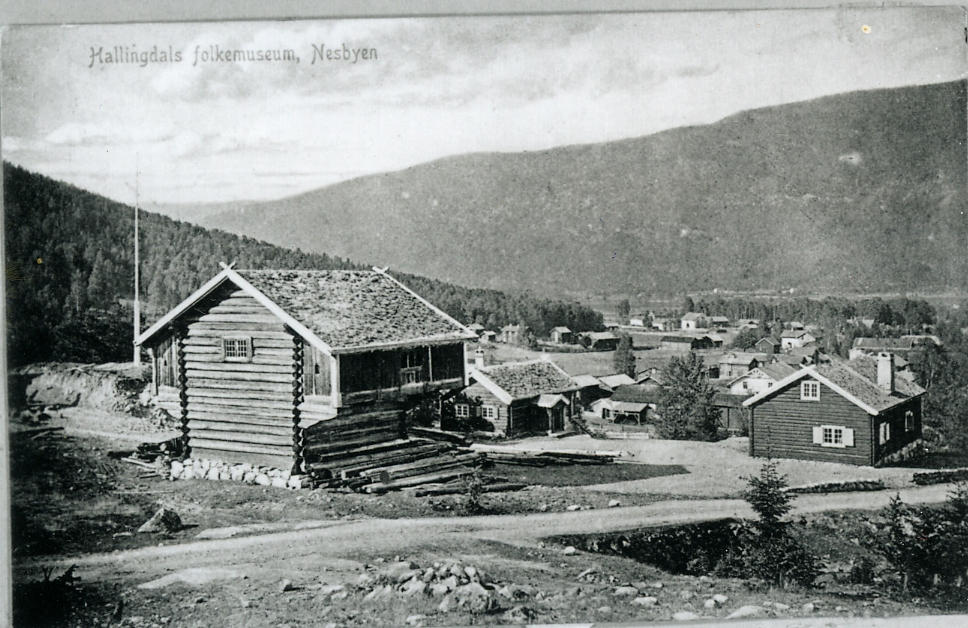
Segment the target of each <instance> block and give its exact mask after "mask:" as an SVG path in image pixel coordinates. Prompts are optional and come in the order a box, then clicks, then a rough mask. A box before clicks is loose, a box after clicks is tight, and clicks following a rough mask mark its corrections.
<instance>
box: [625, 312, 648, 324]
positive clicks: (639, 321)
mask: <svg viewBox="0 0 968 628" xmlns="http://www.w3.org/2000/svg"><path fill="white" fill-rule="evenodd" d="M647 320H649V319H648V317H647V316H643V315H642V314H639V315H637V316H633V317H631V318H629V325H631V326H632V327H645V321H647Z"/></svg>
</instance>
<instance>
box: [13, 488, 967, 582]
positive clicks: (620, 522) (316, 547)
mask: <svg viewBox="0 0 968 628" xmlns="http://www.w3.org/2000/svg"><path fill="white" fill-rule="evenodd" d="M949 489H950V487H948V486H946V485H939V486H931V487H924V488H915V489H904V490H901V491H899V493H900V495H901V498H902V499H903V500H904V501H905V502H906V503H938V502H942V501H944V500H945V498H946V496H947V493H948V491H949ZM893 495H895V492H890V491H881V492H872V493H841V494H830V495H804V496H800V497H798V498H797V500H796V502H795V509H794V511H793V513H792V514H793V516H796V515H799V514H808V513H816V512H822V511H835V510H850V509H858V510H873V509H879V508H883V507H884V506H886V505H887V504H888V502H889V500H890V498H891V497H892V496H893ZM750 516H752V511H751V510H750V508H749V506H748V504H747V503H746V502H744V501H742V500H735V499H718V500H694V501H678V500H670V501H664V502H657V503H654V504H649V505H647V506H636V507H628V508H613V509H610V510H607V511H603V510H587V511H576V512H567V513H549V514H533V515H508V516H499V517H464V518H446V519H444V518H425V519H393V520H388V519H370V520H363V521H348V522H347V521H341V522H332V524H327V525H325V526H320V527H315V528H313V529H303V530H292V531H287V532H279V533H274V534H265V535H259V536H250V537H243V538H229V539H220V540H211V541H195V542H191V543H184V544H178V545H169V546H154V547H146V548H141V549H137V550H130V551H125V552H117V553H112V554H95V555H90V556H86V557H81V558H75V559H72V560H61V561H58V562H59V564H62V565H64V566H66V565H67V564H77V565H78V566H79V567H80V570H79V573H81V574H82V577H83V578H84V579H85V581H87V582H91V581H98V580H103V581H121V582H124V583H126V584H128V585H133V584H138V583H141V582H145V581H148V580H151V579H152V578H156V577H158V576H160V575H163V574H165V573H168V572H171V571H174V570H180V569H186V568H189V567H192V568H199V567H218V568H221V569H231V568H240V569H245V570H246V573H247V574H248V575H249V576H250V577H253V578H257V577H258V576H259V573H265V575H266V577H267V578H274V577H276V574H277V573H278V572H279V571H280V570H282V571H288V572H290V573H292V572H294V571H299V570H301V569H307V570H312V571H315V570H317V569H318V567H319V565H320V564H324V563H326V562H327V560H332V559H355V558H357V557H359V556H361V555H372V554H374V553H384V554H386V553H391V554H392V553H394V552H398V553H406V552H408V551H412V550H415V549H418V548H426V547H433V546H439V545H446V546H456V547H460V546H461V545H462V543H477V542H480V541H498V542H502V543H507V544H513V545H521V546H537V543H538V542H539V541H540V540H541V539H543V538H547V537H549V536H554V535H559V534H582V533H594V532H609V531H620V530H629V529H634V528H638V527H645V526H658V525H666V524H678V523H690V522H697V521H708V520H713V519H719V518H724V517H750ZM51 562H54V561H51V560H46V559H45V560H32V561H25V562H23V563H21V564H19V565H18V566H17V570H18V571H20V572H21V574H22V575H24V576H28V575H30V576H33V575H36V573H39V571H40V567H41V566H42V565H43V566H49V565H50V564H51Z"/></svg>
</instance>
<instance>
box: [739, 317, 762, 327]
mask: <svg viewBox="0 0 968 628" xmlns="http://www.w3.org/2000/svg"><path fill="white" fill-rule="evenodd" d="M736 328H737V329H759V328H760V319H758V318H741V319H739V320H738V321H736Z"/></svg>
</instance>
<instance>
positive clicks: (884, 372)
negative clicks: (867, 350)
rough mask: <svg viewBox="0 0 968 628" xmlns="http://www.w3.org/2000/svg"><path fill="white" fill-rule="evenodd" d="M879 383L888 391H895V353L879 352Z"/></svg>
mask: <svg viewBox="0 0 968 628" xmlns="http://www.w3.org/2000/svg"><path fill="white" fill-rule="evenodd" d="M877 385H878V386H879V387H880V388H881V389H882V390H883V391H884V392H887V393H892V392H894V354H893V353H885V352H882V353H878V354H877Z"/></svg>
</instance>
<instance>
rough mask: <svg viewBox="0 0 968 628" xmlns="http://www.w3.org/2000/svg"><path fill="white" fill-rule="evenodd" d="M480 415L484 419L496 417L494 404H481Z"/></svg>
mask: <svg viewBox="0 0 968 628" xmlns="http://www.w3.org/2000/svg"><path fill="white" fill-rule="evenodd" d="M481 417H483V418H485V419H496V418H497V408H495V407H494V406H481Z"/></svg>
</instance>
